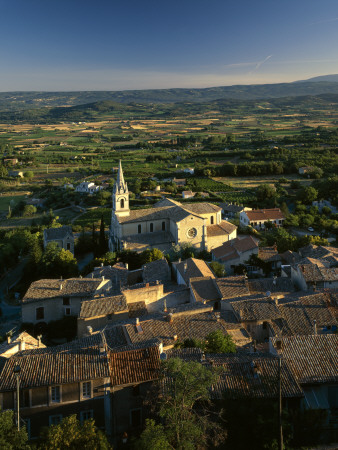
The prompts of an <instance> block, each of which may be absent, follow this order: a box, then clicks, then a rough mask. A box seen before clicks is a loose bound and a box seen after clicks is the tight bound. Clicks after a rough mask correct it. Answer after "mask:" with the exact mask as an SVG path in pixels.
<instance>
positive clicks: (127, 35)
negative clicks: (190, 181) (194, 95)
mask: <svg viewBox="0 0 338 450" xmlns="http://www.w3.org/2000/svg"><path fill="white" fill-rule="evenodd" d="M0 6H1V13H2V18H3V20H2V27H1V29H0V37H1V40H0V61H1V70H0V91H1V92H14V91H46V92H50V91H54V92H56V91H58V92H66V91H97V90H100V91H106V90H107V91H120V90H143V89H172V88H207V87H216V86H232V85H250V84H275V83H285V82H293V81H299V80H306V79H308V78H312V77H316V76H321V75H324V74H336V73H338V54H337V49H336V47H335V46H334V45H333V44H332V43H334V42H337V41H338V26H337V25H338V4H337V2H336V1H335V0H322V1H321V2H320V3H319V2H315V4H311V2H310V3H309V2H308V1H306V0H298V1H297V2H293V1H291V0H285V1H284V2H281V3H273V4H272V3H271V1H268V0H260V2H251V1H249V0H237V1H236V2H234V1H233V2H231V1H228V2H224V0H211V1H210V2H209V3H208V5H206V3H205V1H202V0H194V1H192V0H185V1H184V2H182V1H178V0H172V1H171V2H170V4H164V3H158V2H157V1H155V0H147V1H146V2H144V3H140V2H136V1H135V0H131V1H130V2H128V4H126V3H124V2H122V1H120V0H116V1H115V2H111V1H108V0H98V1H97V2H95V5H93V3H92V2H90V1H89V0H82V1H81V2H80V1H79V0H73V1H72V2H69V1H66V0H59V2H57V3H50V2H45V1H44V0H31V1H30V2H27V1H26V0H14V1H9V0H0ZM18 11H19V12H20V13H19V14H18ZM14 25H15V26H14Z"/></svg>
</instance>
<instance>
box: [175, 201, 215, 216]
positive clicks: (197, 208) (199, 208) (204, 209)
mask: <svg viewBox="0 0 338 450" xmlns="http://www.w3.org/2000/svg"><path fill="white" fill-rule="evenodd" d="M182 208H184V209H187V210H188V211H191V212H192V213H194V214H212V213H215V212H218V211H222V208H220V207H219V206H216V205H213V204H212V203H204V202H203V203H184V204H182Z"/></svg>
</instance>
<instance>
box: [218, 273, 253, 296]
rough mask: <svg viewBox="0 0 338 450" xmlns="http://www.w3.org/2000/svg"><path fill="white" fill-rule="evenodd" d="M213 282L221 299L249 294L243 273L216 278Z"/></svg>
mask: <svg viewBox="0 0 338 450" xmlns="http://www.w3.org/2000/svg"><path fill="white" fill-rule="evenodd" d="M215 282H216V284H217V287H218V289H219V291H220V293H221V295H222V299H223V300H224V299H230V298H234V297H243V296H245V295H250V291H249V287H248V280H247V278H246V277H245V276H244V275H239V276H234V277H224V278H216V280H215Z"/></svg>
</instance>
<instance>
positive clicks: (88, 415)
mask: <svg viewBox="0 0 338 450" xmlns="http://www.w3.org/2000/svg"><path fill="white" fill-rule="evenodd" d="M92 418H93V410H92V409H90V410H88V411H81V412H80V422H81V424H83V422H84V421H85V420H89V419H92Z"/></svg>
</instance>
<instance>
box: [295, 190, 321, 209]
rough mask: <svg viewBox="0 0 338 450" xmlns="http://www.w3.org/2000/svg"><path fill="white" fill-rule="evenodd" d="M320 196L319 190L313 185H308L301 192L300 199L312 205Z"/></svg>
mask: <svg viewBox="0 0 338 450" xmlns="http://www.w3.org/2000/svg"><path fill="white" fill-rule="evenodd" d="M317 197H318V191H317V189H315V188H314V187H312V186H307V187H305V188H303V189H302V190H301V191H300V192H299V200H300V201H301V202H303V203H305V204H306V205H310V204H311V203H312V202H313V201H315V200H316V199H317Z"/></svg>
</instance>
